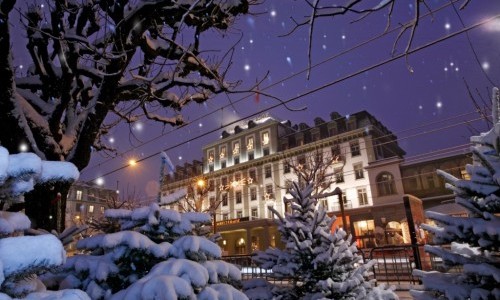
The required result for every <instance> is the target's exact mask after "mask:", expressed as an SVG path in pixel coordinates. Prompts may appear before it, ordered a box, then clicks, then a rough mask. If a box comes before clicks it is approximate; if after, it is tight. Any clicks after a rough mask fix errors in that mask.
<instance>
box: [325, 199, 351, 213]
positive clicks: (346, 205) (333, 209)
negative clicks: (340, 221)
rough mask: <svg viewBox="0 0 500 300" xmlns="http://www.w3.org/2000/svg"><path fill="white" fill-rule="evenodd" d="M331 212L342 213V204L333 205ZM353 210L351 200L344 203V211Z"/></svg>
mask: <svg viewBox="0 0 500 300" xmlns="http://www.w3.org/2000/svg"><path fill="white" fill-rule="evenodd" d="M330 208H331V211H340V204H336V203H335V204H332V205H331V207H330ZM348 208H352V202H351V201H350V200H348V201H346V202H344V209H348Z"/></svg>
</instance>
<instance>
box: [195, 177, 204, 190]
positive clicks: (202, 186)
mask: <svg viewBox="0 0 500 300" xmlns="http://www.w3.org/2000/svg"><path fill="white" fill-rule="evenodd" d="M196 185H198V187H199V188H201V189H202V188H204V187H205V180H203V179H198V181H197V182H196Z"/></svg>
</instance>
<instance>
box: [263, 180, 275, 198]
mask: <svg viewBox="0 0 500 300" xmlns="http://www.w3.org/2000/svg"><path fill="white" fill-rule="evenodd" d="M265 198H266V200H269V199H274V195H273V185H272V184H268V185H266V196H265Z"/></svg>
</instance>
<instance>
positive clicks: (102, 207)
mask: <svg viewBox="0 0 500 300" xmlns="http://www.w3.org/2000/svg"><path fill="white" fill-rule="evenodd" d="M103 213H104V206H101V214H103Z"/></svg>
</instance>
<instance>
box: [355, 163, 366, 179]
mask: <svg viewBox="0 0 500 300" xmlns="http://www.w3.org/2000/svg"><path fill="white" fill-rule="evenodd" d="M353 168H354V177H355V178H356V179H363V178H364V177H365V175H364V172H363V164H362V163H359V164H355V165H354V166H353Z"/></svg>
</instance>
